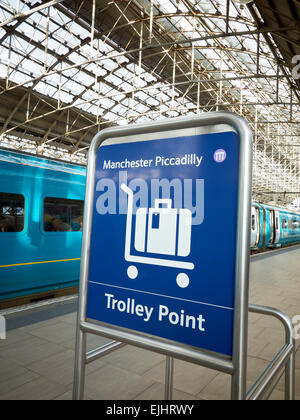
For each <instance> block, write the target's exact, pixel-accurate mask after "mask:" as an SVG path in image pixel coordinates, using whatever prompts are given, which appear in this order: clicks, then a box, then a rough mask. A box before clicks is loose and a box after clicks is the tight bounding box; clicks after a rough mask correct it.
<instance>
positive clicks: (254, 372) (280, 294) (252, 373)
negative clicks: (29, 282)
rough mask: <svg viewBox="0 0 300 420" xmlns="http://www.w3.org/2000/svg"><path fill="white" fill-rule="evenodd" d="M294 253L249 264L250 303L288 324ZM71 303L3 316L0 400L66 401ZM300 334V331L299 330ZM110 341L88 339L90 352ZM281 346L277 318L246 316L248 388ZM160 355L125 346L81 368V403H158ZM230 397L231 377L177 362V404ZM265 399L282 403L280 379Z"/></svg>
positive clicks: (297, 292)
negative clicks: (270, 310)
mask: <svg viewBox="0 0 300 420" xmlns="http://www.w3.org/2000/svg"><path fill="white" fill-rule="evenodd" d="M299 269H300V247H299V246H298V247H293V248H289V249H285V250H280V251H275V253H274V254H273V253H267V254H263V255H258V256H255V257H254V258H252V259H251V264H250V303H252V304H260V305H266V306H272V307H275V308H277V309H280V310H282V311H283V312H285V313H286V314H287V315H289V316H290V317H291V318H293V317H294V316H295V315H300V275H299V272H300V270H299ZM76 307H77V302H76V299H75V298H68V299H67V300H66V301H65V302H64V303H63V304H62V303H61V302H60V303H56V304H54V305H52V306H51V307H47V306H45V307H42V308H40V309H39V310H36V309H35V310H31V311H28V312H26V313H24V312H22V313H18V312H16V313H13V312H11V313H10V314H8V315H7V329H8V331H7V337H6V340H0V372H1V375H0V399H1V400H29V399H31V400H70V399H71V398H72V385H73V369H74V347H75V323H76ZM299 330H300V329H299ZM108 341H109V340H107V339H105V338H102V337H97V336H94V335H88V350H92V349H94V348H96V347H99V346H100V345H102V344H105V343H107V342H108ZM283 345H284V331H283V327H282V325H281V324H280V322H279V321H278V320H276V319H275V318H271V317H267V316H263V315H256V314H250V315H249V339H248V374H247V386H248V388H250V387H251V386H252V384H253V382H254V381H255V380H256V379H257V378H258V377H259V376H260V374H261V373H262V372H263V370H264V369H265V368H266V366H267V365H268V363H269V362H270V361H271V360H272V359H273V357H274V356H275V354H276V353H277V352H278V351H279V350H280V349H281V347H282V346H283ZM299 347H300V338H299V339H298V340H296V350H297V352H296V375H295V381H296V399H298V400H300V350H299ZM165 360H166V358H165V356H162V355H159V354H156V353H152V352H149V351H145V350H140V349H137V348H135V347H132V346H129V345H126V346H125V347H123V348H121V349H119V350H116V351H115V352H113V353H111V354H109V355H107V356H104V357H103V358H101V359H98V360H96V361H94V362H92V363H91V364H89V365H88V366H87V369H86V385H85V399H88V400H162V399H163V398H164V377H165ZM229 398H230V376H229V375H226V374H223V373H218V372H216V371H213V370H210V369H207V368H204V367H201V366H197V365H194V364H190V363H187V362H183V361H179V360H175V363H174V388H173V399H175V400H207V399H209V400H218V399H229ZM270 399H279V400H280V399H284V377H283V378H282V379H281V380H280V382H279V383H278V385H277V387H276V389H275V390H274V392H273V394H272V396H271V398H270Z"/></svg>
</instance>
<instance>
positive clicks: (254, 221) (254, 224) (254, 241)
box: [250, 206, 260, 248]
mask: <svg viewBox="0 0 300 420" xmlns="http://www.w3.org/2000/svg"><path fill="white" fill-rule="evenodd" d="M259 226H260V223H259V210H258V209H257V208H256V207H254V206H252V207H251V244H250V246H251V248H254V247H256V246H257V245H258V243H259Z"/></svg>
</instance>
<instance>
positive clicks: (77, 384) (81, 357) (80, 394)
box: [73, 325, 86, 400]
mask: <svg viewBox="0 0 300 420" xmlns="http://www.w3.org/2000/svg"><path fill="white" fill-rule="evenodd" d="M85 358H86V332H83V331H82V330H81V328H80V325H78V326H77V335H76V352H75V370H74V385H73V400H83V399H84V379H85Z"/></svg>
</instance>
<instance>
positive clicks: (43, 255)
mask: <svg viewBox="0 0 300 420" xmlns="http://www.w3.org/2000/svg"><path fill="white" fill-rule="evenodd" d="M1 157H2V160H1ZM14 157H15V155H14V154H12V153H8V152H7V153H5V152H0V193H1V194H2V196H4V197H5V193H7V194H15V195H18V196H21V197H23V198H24V202H25V212H24V229H22V230H21V231H18V232H15V231H3V229H2V231H0V248H1V253H0V300H3V299H9V298H13V297H17V296H22V295H27V294H33V293H37V292H43V291H48V290H52V289H57V288H64V287H68V286H72V285H76V284H77V283H78V280H79V264H80V248H81V238H82V233H81V231H80V230H79V229H78V231H67V232H62V231H45V229H44V227H45V226H44V200H45V198H47V197H54V198H61V199H64V198H66V199H70V200H82V201H83V200H84V188H85V171H84V170H82V168H78V170H76V171H75V169H74V168H72V166H71V165H68V166H66V165H59V164H56V163H53V162H50V163H49V162H48V163H47V160H39V159H37V158H33V157H30V158H28V157H27V156H25V155H23V156H22V160H21V161H20V159H21V158H20V157H18V162H16V161H15V160H14ZM74 171H75V172H74ZM2 210H3V212H4V210H5V208H3V207H2ZM20 211H21V210H20Z"/></svg>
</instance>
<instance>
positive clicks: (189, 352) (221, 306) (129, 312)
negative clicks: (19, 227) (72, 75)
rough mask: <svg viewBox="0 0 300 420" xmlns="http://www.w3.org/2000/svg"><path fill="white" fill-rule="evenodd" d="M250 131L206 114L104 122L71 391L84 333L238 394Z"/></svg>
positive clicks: (94, 153) (90, 193)
mask: <svg viewBox="0 0 300 420" xmlns="http://www.w3.org/2000/svg"><path fill="white" fill-rule="evenodd" d="M251 160H252V159H251V131H250V129H249V126H248V125H247V123H246V122H245V120H243V119H242V118H241V117H239V116H237V115H234V114H230V113H209V114H203V115H201V116H199V117H193V118H179V119H172V120H166V121H161V122H155V123H152V124H143V125H136V126H129V127H126V128H121V127H117V128H109V129H106V130H103V131H102V132H100V133H98V134H97V135H96V136H95V138H94V140H93V142H92V144H91V148H90V151H89V159H88V171H87V186H86V201H85V216H84V232H83V245H82V258H81V279H80V300H79V312H78V322H77V343H76V361H75V378H74V398H75V399H82V398H83V390H84V366H85V355H86V333H87V332H91V333H95V334H100V335H104V336H106V337H110V338H112V339H114V340H118V341H122V342H125V343H130V344H133V345H136V346H139V347H142V348H147V349H150V350H153V351H157V352H160V353H163V354H166V355H167V356H171V357H177V358H181V359H182V360H187V361H192V362H195V363H198V364H201V365H203V366H206V367H211V368H213V369H217V370H220V371H223V372H226V373H229V374H231V375H232V398H234V399H244V398H245V395H246V358H247V322H248V319H247V314H248V277H249V244H250V240H249V236H250V207H251V201H250V200H251V198H250V197H251Z"/></svg>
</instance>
